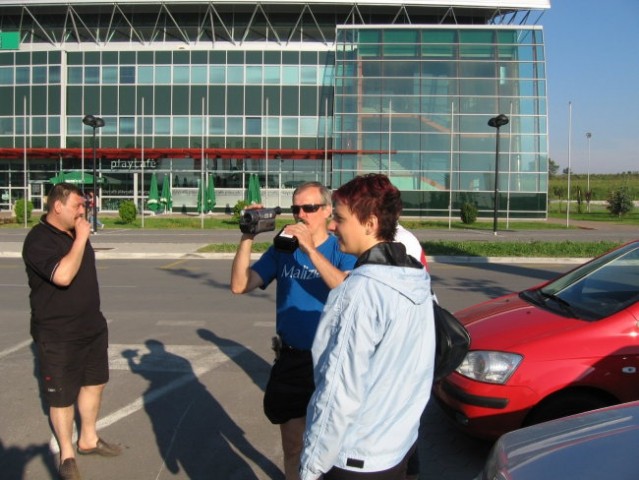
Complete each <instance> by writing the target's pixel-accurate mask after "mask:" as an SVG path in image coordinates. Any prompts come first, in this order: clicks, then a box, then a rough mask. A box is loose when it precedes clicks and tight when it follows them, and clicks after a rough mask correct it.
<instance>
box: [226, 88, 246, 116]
mask: <svg viewBox="0 0 639 480" xmlns="http://www.w3.org/2000/svg"><path fill="white" fill-rule="evenodd" d="M227 91H228V94H227V96H226V112H227V114H228V115H242V114H243V113H244V88H243V87H228V89H227Z"/></svg>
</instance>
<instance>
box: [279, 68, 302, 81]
mask: <svg viewBox="0 0 639 480" xmlns="http://www.w3.org/2000/svg"><path fill="white" fill-rule="evenodd" d="M299 83H300V68H299V67H298V66H293V65H284V66H283V67H282V84H283V85H299Z"/></svg>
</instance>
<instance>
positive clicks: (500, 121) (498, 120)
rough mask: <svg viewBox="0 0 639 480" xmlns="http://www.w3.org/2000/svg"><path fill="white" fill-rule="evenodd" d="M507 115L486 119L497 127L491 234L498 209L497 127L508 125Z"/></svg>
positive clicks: (501, 114)
mask: <svg viewBox="0 0 639 480" xmlns="http://www.w3.org/2000/svg"><path fill="white" fill-rule="evenodd" d="M508 122H509V120H508V117H507V116H506V115H504V114H503V113H500V114H499V115H497V116H496V117H493V118H491V119H490V120H488V126H490V127H493V128H496V129H497V135H496V138H495V206H494V210H493V235H497V213H498V211H499V197H498V195H499V129H500V128H501V127H503V126H504V125H508Z"/></svg>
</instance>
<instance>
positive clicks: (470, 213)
mask: <svg viewBox="0 0 639 480" xmlns="http://www.w3.org/2000/svg"><path fill="white" fill-rule="evenodd" d="M460 216H461V221H462V222H464V223H465V224H466V225H470V224H471V223H475V221H476V220H477V205H475V204H474V203H469V202H464V203H462V206H461V210H460Z"/></svg>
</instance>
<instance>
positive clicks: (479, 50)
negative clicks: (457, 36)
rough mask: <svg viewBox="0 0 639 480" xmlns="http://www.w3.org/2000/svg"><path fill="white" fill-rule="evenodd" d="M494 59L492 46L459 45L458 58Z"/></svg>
mask: <svg viewBox="0 0 639 480" xmlns="http://www.w3.org/2000/svg"><path fill="white" fill-rule="evenodd" d="M494 57H495V47H494V46H493V45H460V46H459V58H462V59H466V58H477V59H482V60H490V59H493V58H494Z"/></svg>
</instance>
